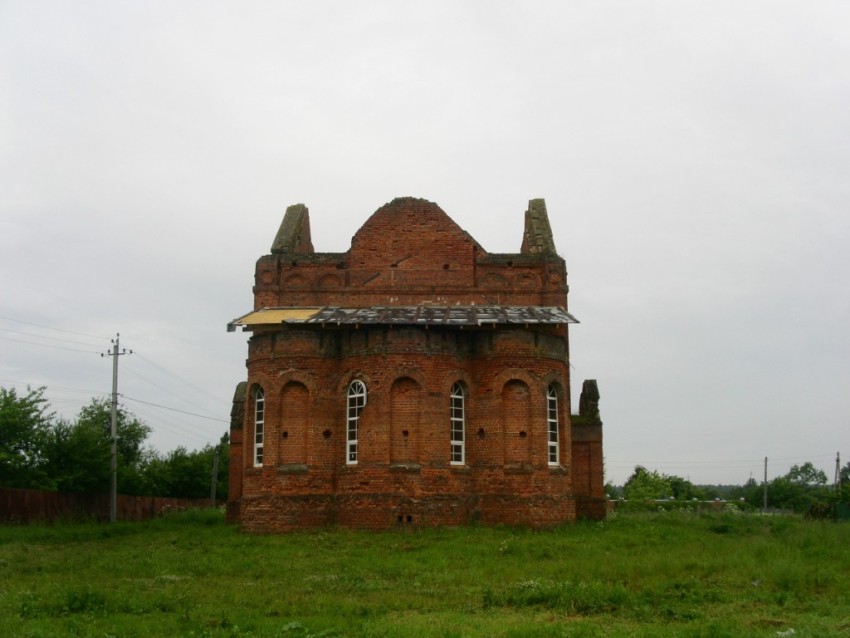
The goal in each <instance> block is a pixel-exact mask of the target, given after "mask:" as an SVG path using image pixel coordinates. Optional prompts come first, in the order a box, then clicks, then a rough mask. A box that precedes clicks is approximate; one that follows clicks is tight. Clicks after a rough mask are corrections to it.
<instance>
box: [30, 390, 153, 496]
mask: <svg viewBox="0 0 850 638" xmlns="http://www.w3.org/2000/svg"><path fill="white" fill-rule="evenodd" d="M150 431H151V429H150V427H148V426H147V425H146V424H144V423H143V422H142V421H140V420H139V419H137V418H136V417H135V416H134V415H133V414H132V413H130V412H127V411H126V410H124V409H119V410H118V419H117V433H118V441H117V446H116V447H117V451H118V470H117V472H118V476H117V482H118V492H119V493H120V494H137V495H141V494H144V487H145V481H144V478H143V476H142V474H141V470H142V467H143V465H144V462H145V460H146V458H147V456H148V455H150V454H151V452H150V451H149V450H148V449H146V448H145V447H144V442H145V440H146V439H147V436H148V434H149V433H150ZM45 438H46V440H45V443H44V455H45V461H46V467H47V470H48V472H49V474H50V476H51V477H53V479H54V485H55V488H56V489H58V490H59V491H62V492H93V493H106V492H108V491H109V478H110V473H111V471H112V469H111V458H112V405H111V403H110V402H109V401H107V400H104V399H92V401H91V403H90V404H89V405H87V406H85V407H83V408H82V409H81V410H80V412H79V413H78V415H77V418H76V420H75V421H73V422H72V423H68V422H66V421H59V422H57V423H55V424H54V425H53V427H52V428H51V429H50V432H49V434H48V436H47V437H45Z"/></svg>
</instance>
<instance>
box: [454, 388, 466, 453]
mask: <svg viewBox="0 0 850 638" xmlns="http://www.w3.org/2000/svg"><path fill="white" fill-rule="evenodd" d="M465 394H466V393H465V392H464V389H463V386H462V385H461V384H460V383H455V384H454V385H453V386H452V391H451V463H452V465H463V464H464V463H465V462H466V450H465V446H464V430H465V426H466V415H465V412H464V399H465Z"/></svg>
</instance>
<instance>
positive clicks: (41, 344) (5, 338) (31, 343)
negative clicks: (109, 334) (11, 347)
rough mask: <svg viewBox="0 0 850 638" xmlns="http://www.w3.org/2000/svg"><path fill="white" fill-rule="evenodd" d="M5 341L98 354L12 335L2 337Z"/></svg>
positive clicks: (92, 352)
mask: <svg viewBox="0 0 850 638" xmlns="http://www.w3.org/2000/svg"><path fill="white" fill-rule="evenodd" d="M0 339H3V340H4V341H14V342H15V343H26V344H29V345H31V346H41V347H42V348H53V349H54V350H68V351H70V352H85V353H87V354H98V353H97V352H94V351H93V350H80V349H79V348H65V347H63V346H51V345H49V344H47V343H36V342H35V341H24V340H23V339H11V338H10V337H0Z"/></svg>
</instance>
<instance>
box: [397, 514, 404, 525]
mask: <svg viewBox="0 0 850 638" xmlns="http://www.w3.org/2000/svg"><path fill="white" fill-rule="evenodd" d="M398 522H399V523H404V516H403V515H401V514H399V515H398Z"/></svg>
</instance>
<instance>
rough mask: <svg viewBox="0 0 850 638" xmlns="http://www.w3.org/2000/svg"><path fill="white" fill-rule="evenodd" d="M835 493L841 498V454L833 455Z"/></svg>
mask: <svg viewBox="0 0 850 638" xmlns="http://www.w3.org/2000/svg"><path fill="white" fill-rule="evenodd" d="M835 491H836V492H838V496H841V454H840V453H839V452H836V453H835Z"/></svg>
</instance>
